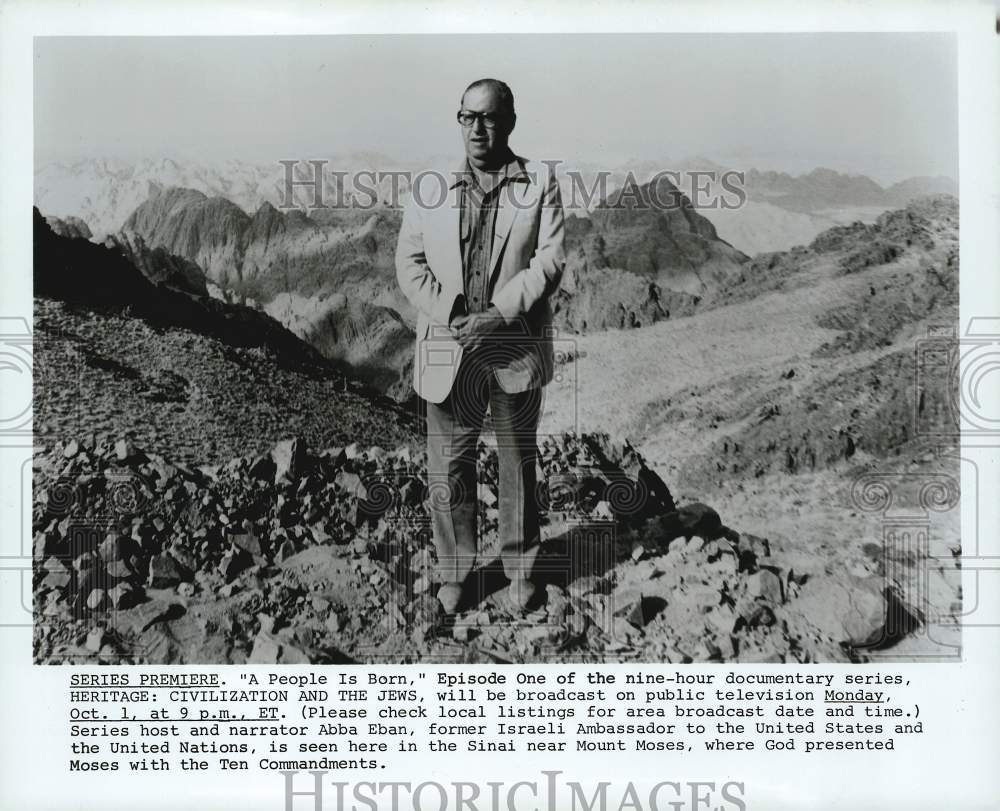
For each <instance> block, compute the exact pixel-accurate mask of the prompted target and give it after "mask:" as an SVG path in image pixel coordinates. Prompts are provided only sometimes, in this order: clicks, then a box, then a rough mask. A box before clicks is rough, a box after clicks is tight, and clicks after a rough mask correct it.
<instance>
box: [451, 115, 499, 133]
mask: <svg viewBox="0 0 1000 811" xmlns="http://www.w3.org/2000/svg"><path fill="white" fill-rule="evenodd" d="M457 118H458V123H459V124H461V125H462V126H463V127H474V126H475V125H476V120H477V119H478V120H479V121H482V122H483V126H484V127H486V129H488V130H495V129H496V128H497V126H499V124H500V122H501V121H503V116H499V115H494V114H492V113H474V112H472V111H471V110H459V111H458V116H457Z"/></svg>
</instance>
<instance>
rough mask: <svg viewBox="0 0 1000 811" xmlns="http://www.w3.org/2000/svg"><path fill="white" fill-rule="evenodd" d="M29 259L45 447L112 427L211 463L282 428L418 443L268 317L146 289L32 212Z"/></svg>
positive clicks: (375, 399)
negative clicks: (31, 253)
mask: <svg viewBox="0 0 1000 811" xmlns="http://www.w3.org/2000/svg"><path fill="white" fill-rule="evenodd" d="M34 250H35V254H34V262H35V275H34V283H35V296H36V298H35V325H34V328H35V346H36V350H37V358H38V363H37V365H36V367H35V389H36V395H35V409H34V419H35V430H36V432H37V434H38V436H39V437H42V438H45V437H59V436H65V435H67V433H70V432H73V433H78V434H80V435H85V434H86V435H89V434H90V433H98V434H100V433H101V432H107V431H113V432H115V434H116V435H123V436H124V435H128V436H131V437H133V438H134V439H135V440H136V441H138V442H142V443H143V444H145V445H147V446H155V445H156V444H157V443H169V447H170V450H171V455H172V457H173V458H175V459H178V460H188V461H195V460H196V461H198V462H206V461H211V460H213V459H218V458H228V457H231V456H233V455H235V454H237V453H240V452H245V450H246V449H247V448H248V447H254V446H258V445H259V446H261V447H264V446H269V445H270V443H272V442H274V441H276V440H277V439H278V438H279V437H280V436H281V435H283V432H285V431H288V430H296V431H298V432H299V433H301V434H302V435H303V436H305V437H306V438H308V439H309V440H310V441H312V442H327V443H329V442H335V441H338V439H342V438H344V437H345V436H347V435H353V434H355V433H358V432H364V433H365V434H366V435H370V436H372V437H380V438H382V439H383V440H385V441H391V442H393V443H398V442H400V441H404V440H406V441H409V440H411V439H413V438H414V437H415V435H416V430H417V429H416V426H415V423H414V422H413V419H412V415H411V414H409V413H408V412H405V411H402V410H400V409H399V408H398V407H397V406H396V405H395V404H394V403H393V402H392V401H391V400H389V399H387V398H384V397H381V396H380V395H378V393H377V392H375V391H374V390H371V389H368V388H367V387H366V386H365V385H364V384H363V383H362V382H360V381H358V380H357V379H356V378H354V377H353V376H352V375H351V374H350V372H349V370H345V369H344V368H338V367H337V366H336V365H334V364H333V363H331V362H330V361H329V360H327V359H325V358H323V357H322V355H320V353H319V352H318V351H317V350H315V349H314V348H313V347H311V346H309V345H308V344H306V343H305V342H303V341H302V340H301V339H299V338H298V337H296V336H295V335H294V334H293V333H291V332H290V331H288V330H287V329H285V328H284V327H282V326H281V325H280V324H278V323H277V322H276V321H274V320H273V319H272V318H270V317H268V316H267V315H265V314H263V313H260V312H257V311H255V310H252V309H249V308H246V307H241V306H239V305H233V304H227V303H225V302H221V301H217V300H214V299H211V298H207V297H196V296H192V295H189V294H187V293H184V292H180V291H178V290H175V289H171V288H170V287H168V286H166V284H163V283H160V284H154V283H153V282H151V281H150V280H149V279H147V278H146V277H145V276H143V275H142V273H141V272H140V271H139V270H138V269H137V268H136V267H135V266H134V265H132V264H131V263H130V262H129V261H128V260H127V259H126V258H125V256H124V255H123V254H122V253H121V252H120V250H119V249H118V248H117V247H115V248H109V247H106V246H103V245H96V244H94V243H91V242H88V241H86V240H82V239H69V238H65V237H60V236H58V235H56V234H55V233H54V232H53V231H52V230H51V229H50V228H49V226H48V225H47V224H46V223H45V221H44V220H43V219H42V218H41V216H40V215H39V214H38V212H37V210H36V212H35V234H34ZM83 404H85V406H84V405H83ZM293 426H294V427H293Z"/></svg>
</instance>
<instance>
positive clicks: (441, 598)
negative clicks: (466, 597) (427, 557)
mask: <svg viewBox="0 0 1000 811" xmlns="http://www.w3.org/2000/svg"><path fill="white" fill-rule="evenodd" d="M437 598H438V602H439V603H441V608H443V609H444V613H445V614H454V613H455V609H456V608H458V604H459V603H460V602H461V601H462V584H461V583H442V584H441V588H439V589H438V593H437Z"/></svg>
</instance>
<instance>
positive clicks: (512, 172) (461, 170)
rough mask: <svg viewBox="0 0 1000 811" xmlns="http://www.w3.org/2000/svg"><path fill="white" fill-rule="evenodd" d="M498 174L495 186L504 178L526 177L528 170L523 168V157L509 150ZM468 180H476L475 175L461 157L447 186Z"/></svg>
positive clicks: (468, 181) (467, 181) (525, 178)
mask: <svg viewBox="0 0 1000 811" xmlns="http://www.w3.org/2000/svg"><path fill="white" fill-rule="evenodd" d="M508 151H509V150H508ZM509 152H510V151H509ZM499 174H500V175H501V177H500V180H499V181H498V182H497V186H499V185H500V183H503V181H504V180H527V179H528V172H527V170H526V169H525V168H524V159H523V158H521V157H518V156H517V155H515V154H514V153H513V152H510V158H509V160H508V161H507V163H505V164H504V165H503V167H502V168H501V169H500V172H499ZM470 182H476V177H475V175H474V174H473V173H472V167H471V166H469V159H468V158H463V159H462V161H461V162H460V163H459V164H458V166H456V167H455V171H454V173H453V175H452V182H451V185H450V186H448V188H449V189H453V188H455V187H456V186H458V185H459V184H467V183H470ZM494 188H495V187H494Z"/></svg>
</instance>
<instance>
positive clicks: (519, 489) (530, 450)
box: [426, 349, 542, 583]
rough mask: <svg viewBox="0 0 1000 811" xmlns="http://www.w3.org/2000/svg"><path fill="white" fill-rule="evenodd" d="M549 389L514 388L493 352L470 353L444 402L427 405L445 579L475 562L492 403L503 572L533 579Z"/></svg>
mask: <svg viewBox="0 0 1000 811" xmlns="http://www.w3.org/2000/svg"><path fill="white" fill-rule="evenodd" d="M541 402H542V390H541V389H540V388H535V389H529V390H528V391H525V392H518V393H515V394H508V393H507V392H505V391H504V390H503V389H502V388H501V387H500V384H499V382H498V380H497V377H496V374H495V373H494V372H493V367H492V366H491V364H490V359H489V351H488V350H487V351H484V350H483V349H477V350H476V351H474V352H466V353H465V356H464V357H463V359H462V364H461V365H460V366H459V369H458V372H457V374H456V377H455V382H454V384H453V385H452V389H451V392H450V393H449V394H448V397H447V398H446V399H445V400H444V402H442V403H430V402H428V403H427V404H426V405H427V484H428V495H429V501H430V510H431V525H432V532H433V538H434V546H435V548H436V550H437V556H438V573H439V579H440V581H441V582H444V583H447V582H455V583H461V582H462V581H463V580H465V578H466V577H467V576H468V574H469V572H470V571H471V570H472V568H473V566H474V565H475V562H476V517H477V512H478V509H477V508H478V504H477V501H478V498H477V492H478V482H477V480H476V456H477V445H478V442H479V435H480V433H481V431H482V428H483V420H484V418H485V416H486V409H487V407H489V410H490V414H491V415H492V418H493V430H494V433H495V434H496V441H497V455H498V457H499V458H498V461H499V468H500V469H499V488H498V489H499V492H498V501H499V503H498V505H497V509H498V524H499V536H500V549H499V551H500V559H501V562H502V564H503V568H504V573H505V574H506V575H507V577H508V578H510V579H512V580H514V579H518V578H526V577H528V576H529V575H530V574H531V567H532V565H533V563H534V559H535V555H536V554H537V552H538V541H539V534H538V503H537V498H536V472H535V464H536V459H537V456H538V446H537V444H536V440H535V437H536V432H537V428H538V418H539V414H540V412H541Z"/></svg>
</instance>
